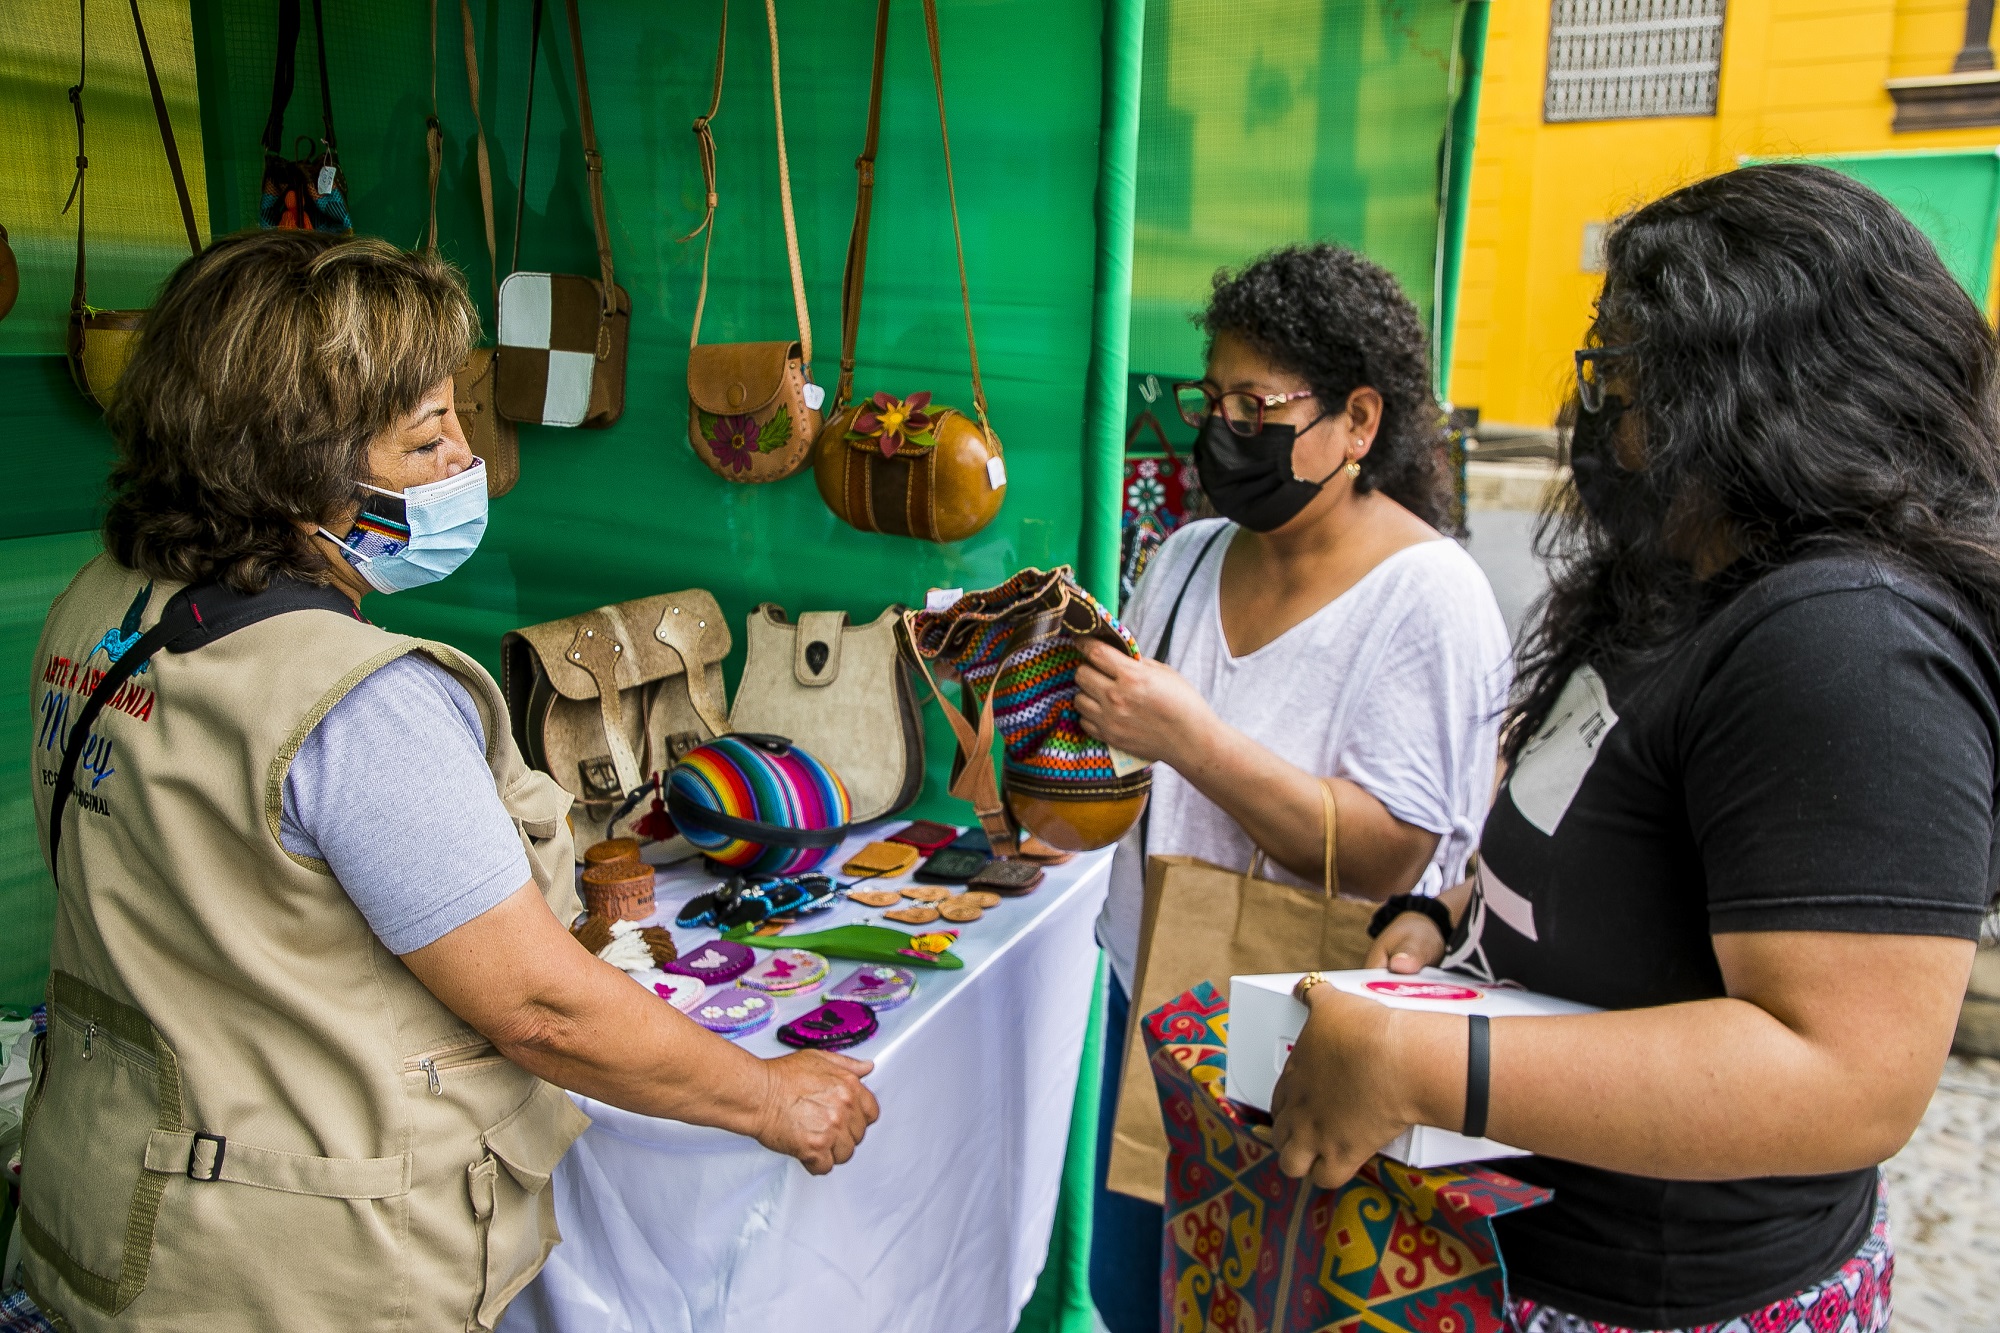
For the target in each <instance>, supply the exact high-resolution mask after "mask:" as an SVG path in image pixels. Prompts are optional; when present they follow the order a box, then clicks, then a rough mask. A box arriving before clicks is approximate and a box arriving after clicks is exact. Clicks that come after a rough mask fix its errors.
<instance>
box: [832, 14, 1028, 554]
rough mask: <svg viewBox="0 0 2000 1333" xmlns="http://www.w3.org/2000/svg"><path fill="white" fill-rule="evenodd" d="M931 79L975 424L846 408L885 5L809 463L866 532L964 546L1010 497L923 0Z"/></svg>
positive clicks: (838, 505)
mask: <svg viewBox="0 0 2000 1333" xmlns="http://www.w3.org/2000/svg"><path fill="white" fill-rule="evenodd" d="M923 9H924V31H925V35H926V36H927V37H928V38H929V42H930V54H931V76H932V79H933V80H934V82H935V83H936V85H937V94H938V128H939V130H940V131H941V132H942V134H943V139H944V176H945V192H946V197H947V199H948V200H950V203H951V232H952V240H953V242H954V243H955V244H956V245H957V247H958V291H959V299H960V301H961V303H962V304H963V305H964V307H965V342H966V348H967V350H968V351H969V352H970V354H971V361H972V406H973V410H974V412H975V413H976V414H977V416H978V420H977V421H976V422H975V421H973V420H972V419H971V418H969V417H967V416H966V415H965V413H963V412H960V411H959V410H958V409H957V408H953V407H940V406H937V405H936V404H935V403H933V402H932V401H931V395H930V394H929V393H928V392H924V393H913V394H910V395H909V396H908V397H906V398H897V397H894V396H892V395H890V394H887V393H877V394H875V395H874V396H873V397H872V398H866V399H863V400H861V401H860V402H852V401H850V398H851V396H852V394H853V392H854V346H855V336H856V334H857V332H858V331H859V329H860V326H861V289H862V282H863V277H864V275H865V274H866V272H867V268H868V216H869V209H870V206H871V204H872V203H873V200H874V194H875V148H876V141H877V138H878V133H879V130H880V127H881V120H882V57H883V52H884V50H885V49H886V47H887V44H888V35H889V30H888V19H889V0H878V3H877V7H876V11H875V63H874V68H873V71H872V73H871V75H870V80H869V89H868V138H867V142H866V144H865V146H864V147H863V148H862V150H861V156H860V158H858V159H857V160H856V162H855V169H856V170H857V171H858V172H859V173H860V177H861V185H860V190H859V194H858V196H857V198H856V200H855V205H854V231H853V233H852V234H851V235H850V236H849V238H848V242H847V270H846V273H845V274H844V275H843V277H842V280H841V289H840V381H839V385H838V387H837V388H836V389H835V390H834V397H833V410H832V412H831V414H830V416H829V417H828V419H827V423H826V425H825V427H824V428H823V429H822V430H821V431H820V435H819V443H818V445H817V447H816V448H815V450H814V455H813V479H814V480H815V481H817V482H818V483H819V493H820V497H821V498H822V499H824V500H825V501H826V503H827V507H828V508H829V509H831V510H833V512H834V513H835V514H837V515H839V516H840V518H841V519H843V520H844V521H846V522H848V523H851V524H853V525H854V526H855V527H857V528H859V529H861V530H862V531H863V532H884V533H888V534H890V535H892V536H897V537H918V538H921V539H922V540H924V541H932V542H955V541H963V540H964V539H965V538H967V537H970V536H971V535H972V534H973V533H975V532H978V531H979V530H980V529H981V528H983V527H985V526H986V525H987V524H988V523H990V522H992V521H993V516H994V515H995V514H997V513H999V512H1000V503H1001V501H1002V500H1003V499H1005V498H1006V494H1007V466H1006V463H1005V462H1004V461H1002V458H1001V454H1000V437H999V436H997V435H995V434H994V433H993V426H992V424H991V423H990V422H989V421H988V420H987V417H986V390H985V388H984V387H983V386H982V385H981V384H980V380H979V346H978V343H977V342H975V341H974V339H973V335H972V294H971V290H970V288H969V287H968V286H967V284H966V280H965V243H964V241H963V239H962V238H961V237H960V235H959V228H958V199H957V194H956V191H955V188H954V187H953V185H952V177H951V134H950V131H949V130H948V129H946V128H945V114H944V67H943V62H942V60H941V59H940V57H939V54H938V26H937V4H936V0H924V4H923Z"/></svg>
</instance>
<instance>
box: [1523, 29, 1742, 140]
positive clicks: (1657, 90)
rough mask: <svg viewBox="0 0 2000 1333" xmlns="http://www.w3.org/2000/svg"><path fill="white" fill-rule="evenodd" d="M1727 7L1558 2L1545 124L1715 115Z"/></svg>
mask: <svg viewBox="0 0 2000 1333" xmlns="http://www.w3.org/2000/svg"><path fill="white" fill-rule="evenodd" d="M1722 8H1723V0H1551V4H1550V8H1549V78H1548V86H1547V88H1546V90H1545V91H1544V94H1543V100H1542V119H1544V120H1547V121H1562V120H1629V119H1634V118H1638V117H1644V116H1712V115H1714V114H1715V91H1716V84H1717V82H1718V80H1719V78H1720V75H1721V71H1722Z"/></svg>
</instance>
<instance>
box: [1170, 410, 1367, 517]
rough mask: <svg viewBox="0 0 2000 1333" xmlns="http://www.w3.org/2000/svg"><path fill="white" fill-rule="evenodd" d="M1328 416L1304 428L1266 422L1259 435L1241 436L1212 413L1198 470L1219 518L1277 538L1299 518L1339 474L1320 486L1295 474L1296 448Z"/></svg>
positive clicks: (1198, 446) (1197, 451) (1198, 441)
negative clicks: (1293, 453) (1308, 432)
mask: <svg viewBox="0 0 2000 1333" xmlns="http://www.w3.org/2000/svg"><path fill="white" fill-rule="evenodd" d="M1328 415H1330V414H1328V413H1325V412H1322V413H1321V414H1320V415H1319V416H1317V417H1314V418H1313V419H1312V421H1311V422H1310V423H1308V424H1307V425H1306V426H1304V427H1303V428H1301V427H1298V426H1288V425H1285V424H1284V423H1282V422H1276V421H1267V422H1265V423H1264V428H1263V429H1262V430H1260V431H1258V432H1257V433H1256V434H1255V435H1238V434H1237V433H1236V432H1235V431H1233V430H1231V429H1230V428H1229V423H1228V422H1227V421H1224V420H1223V419H1222V414H1221V413H1220V412H1212V413H1210V414H1209V418H1208V420H1207V421H1206V422H1204V423H1202V428H1201V433H1200V434H1199V435H1196V436H1195V438H1194V465H1195V470H1196V472H1197V473H1198V474H1199V475H1200V477H1201V489H1202V490H1203V491H1204V492H1205V493H1206V494H1207V495H1208V498H1209V499H1210V500H1211V501H1212V502H1214V504H1215V512H1216V513H1218V514H1220V515H1222V516H1223V517H1224V518H1226V519H1229V520H1230V521H1232V522H1234V523H1238V524H1241V525H1242V526H1243V527H1246V528H1248V529H1250V531H1252V532H1274V531H1276V530H1277V529H1279V528H1282V527H1284V526H1285V524H1287V523H1289V522H1291V521H1292V520H1293V519H1295V518H1297V517H1298V516H1299V511H1300V510H1302V509H1304V508H1305V507H1306V506H1307V505H1309V504H1311V503H1312V502H1313V497H1314V496H1316V495H1318V494H1319V492H1320V487H1322V486H1324V485H1326V483H1327V482H1329V481H1331V480H1332V479H1333V476H1334V472H1338V471H1339V470H1340V469H1339V468H1335V469H1334V471H1333V472H1329V473H1327V474H1326V475H1325V476H1324V477H1321V478H1320V479H1319V480H1318V481H1301V480H1300V479H1299V478H1298V477H1296V476H1294V475H1293V473H1292V446H1293V445H1295V444H1297V443H1298V439H1299V436H1301V435H1303V434H1305V433H1306V431H1309V430H1311V429H1312V428H1313V427H1314V426H1317V425H1318V424H1319V423H1320V422H1322V421H1324V420H1326V418H1327V416H1328Z"/></svg>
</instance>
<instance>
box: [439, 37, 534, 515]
mask: <svg viewBox="0 0 2000 1333" xmlns="http://www.w3.org/2000/svg"><path fill="white" fill-rule="evenodd" d="M458 17H459V27H460V30H461V32H462V33H463V36H464V47H465V80H466V86H467V87H468V88H469V89H470V90H471V93H472V124H473V128H474V130H475V131H476V132H477V136H478V137H477V140H476V142H477V143H478V146H479V148H478V152H479V156H478V161H479V204H480V211H481V213H482V214H483V220H484V221H485V223H486V264H487V269H488V272H489V273H490V274H491V275H492V279H493V287H492V291H493V294H494V305H495V307H496V308H497V307H498V305H499V299H500V297H499V293H500V255H499V249H498V247H497V245H496V244H495V242H494V234H493V164H492V159H491V158H489V157H488V156H487V153H486V121H485V118H484V117H483V116H482V114H481V113H480V109H479V46H478V38H477V34H476V32H475V31H474V29H473V26H472V3H471V0H458ZM424 148H425V151H426V152H427V153H428V154H429V156H430V202H431V211H430V226H429V228H428V229H427V230H426V232H425V233H424V248H425V249H426V250H429V251H431V252H433V253H435V252H436V251H437V244H438V209H437V204H438V177H439V176H440V175H442V174H443V171H444V127H443V126H442V125H440V124H439V122H438V110H437V0H431V114H430V118H429V119H428V120H426V121H425V122H424ZM495 378H496V377H495V375H494V373H493V349H492V348H491V347H475V348H473V349H472V350H471V351H470V352H468V353H466V356H465V361H464V363H463V364H462V365H460V366H459V368H458V369H457V370H455V371H453V372H452V375H451V396H452V408H453V410H454V411H455V412H456V413H457V414H458V428H459V429H460V430H461V431H463V432H464V433H465V442H466V443H467V444H468V445H470V446H472V452H473V453H474V454H475V455H476V456H478V458H479V459H480V460H481V461H482V462H484V463H485V464H486V494H487V495H489V496H498V495H505V494H506V493H507V492H508V491H511V490H513V489H514V483H515V482H517V481H519V480H520V479H521V433H520V431H518V430H516V429H515V428H514V423H513V422H511V421H509V420H507V418H505V417H503V416H501V415H500V413H499V412H498V411H497V410H495V408H494V406H493V386H494V381H495Z"/></svg>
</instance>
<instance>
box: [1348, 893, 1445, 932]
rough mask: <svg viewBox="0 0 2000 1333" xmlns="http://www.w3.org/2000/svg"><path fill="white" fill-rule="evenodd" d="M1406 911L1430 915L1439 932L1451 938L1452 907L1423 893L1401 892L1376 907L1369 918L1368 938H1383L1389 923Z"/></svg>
mask: <svg viewBox="0 0 2000 1333" xmlns="http://www.w3.org/2000/svg"><path fill="white" fill-rule="evenodd" d="M1405 912H1415V913H1417V914H1418V915H1420V916H1427V917H1429V918H1430V919H1431V924H1432V925H1434V926H1436V927H1437V928H1438V934H1440V935H1442V936H1444V937H1445V938H1446V939H1450V938H1451V909H1450V908H1448V907H1446V906H1445V905H1444V904H1443V903H1441V902H1439V901H1438V900H1437V899H1436V898H1433V897H1431V896H1429V895H1428V894H1423V893H1399V894H1397V895H1396V896H1395V897H1393V898H1390V899H1389V900H1388V901H1386V902H1384V903H1383V904H1382V905H1381V906H1380V907H1378V908H1376V909H1375V915H1374V916H1372V917H1370V918H1369V919H1368V938H1369V939H1371V940H1373V939H1379V938H1381V935H1382V932H1383V931H1385V930H1387V929H1388V928H1389V923H1390V922H1391V921H1394V920H1395V919H1396V918H1397V917H1399V916H1401V915H1403V913H1405Z"/></svg>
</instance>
